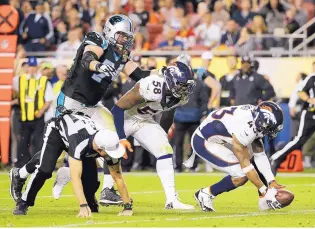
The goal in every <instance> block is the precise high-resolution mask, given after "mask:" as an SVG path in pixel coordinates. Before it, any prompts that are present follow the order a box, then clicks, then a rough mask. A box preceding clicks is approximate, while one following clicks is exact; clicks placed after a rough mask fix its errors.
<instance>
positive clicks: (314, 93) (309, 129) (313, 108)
mask: <svg viewBox="0 0 315 229" xmlns="http://www.w3.org/2000/svg"><path fill="white" fill-rule="evenodd" d="M300 92H305V93H306V94H307V95H308V96H309V98H311V99H313V98H314V97H315V73H313V74H311V75H309V76H308V77H307V78H305V80H304V82H303V84H302V85H301V89H300ZM314 132H315V105H314V104H310V103H308V102H305V103H304V105H303V111H302V113H301V120H300V125H299V130H298V133H297V135H296V136H295V137H294V139H293V140H291V141H290V142H289V143H287V144H286V146H285V147H284V148H283V149H281V150H279V151H278V152H276V153H275V154H273V155H272V156H271V158H270V161H271V166H272V170H273V172H274V174H276V172H277V169H278V168H279V167H280V164H281V163H282V162H283V161H284V160H285V159H286V156H287V155H288V154H289V153H290V152H292V151H293V150H296V149H301V148H302V147H303V145H304V144H305V142H306V141H307V140H308V139H309V138H310V137H311V136H312V135H313V133H314Z"/></svg>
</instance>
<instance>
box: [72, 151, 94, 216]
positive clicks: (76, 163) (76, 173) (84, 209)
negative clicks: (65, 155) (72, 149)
mask: <svg viewBox="0 0 315 229" xmlns="http://www.w3.org/2000/svg"><path fill="white" fill-rule="evenodd" d="M69 166H70V173H71V183H72V187H73V190H74V193H75V196H76V197H77V199H78V201H79V204H80V211H79V214H78V217H82V218H86V217H91V216H92V213H91V210H90V208H89V206H88V204H87V201H86V198H85V195H84V192H83V186H82V181H81V175H82V161H80V160H76V159H74V158H72V157H71V156H69Z"/></svg>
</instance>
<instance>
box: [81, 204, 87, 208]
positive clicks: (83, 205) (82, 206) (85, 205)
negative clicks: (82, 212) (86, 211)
mask: <svg viewBox="0 0 315 229" xmlns="http://www.w3.org/2000/svg"><path fill="white" fill-rule="evenodd" d="M87 206H89V205H88V204H80V208H85V207H87Z"/></svg>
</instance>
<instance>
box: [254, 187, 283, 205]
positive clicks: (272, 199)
mask: <svg viewBox="0 0 315 229" xmlns="http://www.w3.org/2000/svg"><path fill="white" fill-rule="evenodd" d="M277 193H278V190H277V189H275V188H268V189H266V192H264V193H262V197H261V199H262V200H263V202H266V203H267V205H268V207H269V209H273V210H276V209H280V208H281V204H280V203H279V201H278V200H277V199H276V195H277ZM259 202H261V201H259ZM262 210H266V209H262Z"/></svg>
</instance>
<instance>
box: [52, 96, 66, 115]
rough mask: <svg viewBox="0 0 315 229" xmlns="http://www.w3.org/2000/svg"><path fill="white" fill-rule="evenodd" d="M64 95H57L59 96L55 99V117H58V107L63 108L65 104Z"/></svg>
mask: <svg viewBox="0 0 315 229" xmlns="http://www.w3.org/2000/svg"><path fill="white" fill-rule="evenodd" d="M65 98H66V96H65V94H64V93H63V92H60V93H59V96H58V98H57V108H56V112H55V117H58V116H59V115H60V111H59V110H58V107H63V106H64V104H65Z"/></svg>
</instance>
